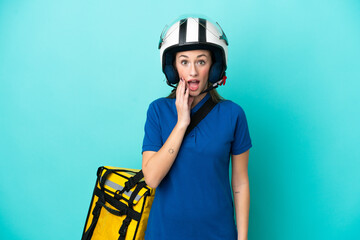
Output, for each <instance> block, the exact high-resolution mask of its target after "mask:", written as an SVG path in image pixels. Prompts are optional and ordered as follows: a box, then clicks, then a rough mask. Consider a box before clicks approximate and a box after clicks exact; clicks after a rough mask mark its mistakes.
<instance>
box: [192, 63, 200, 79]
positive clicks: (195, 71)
mask: <svg viewBox="0 0 360 240" xmlns="http://www.w3.org/2000/svg"><path fill="white" fill-rule="evenodd" d="M197 74H198V71H197V69H196V66H195V63H193V64H191V66H190V76H191V77H195V76H197Z"/></svg>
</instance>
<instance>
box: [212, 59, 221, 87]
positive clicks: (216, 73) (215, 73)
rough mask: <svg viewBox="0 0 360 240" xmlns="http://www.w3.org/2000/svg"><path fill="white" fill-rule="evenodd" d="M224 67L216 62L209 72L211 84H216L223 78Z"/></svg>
mask: <svg viewBox="0 0 360 240" xmlns="http://www.w3.org/2000/svg"><path fill="white" fill-rule="evenodd" d="M222 75H223V66H222V64H221V62H215V63H214V64H213V65H212V66H211V68H210V71H209V82H211V83H215V82H217V81H219V80H220V79H221V78H222V77H223V76H222Z"/></svg>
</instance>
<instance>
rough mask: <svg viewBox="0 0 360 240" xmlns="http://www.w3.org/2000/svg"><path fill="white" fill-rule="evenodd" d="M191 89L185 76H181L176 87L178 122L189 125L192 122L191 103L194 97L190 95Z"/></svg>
mask: <svg viewBox="0 0 360 240" xmlns="http://www.w3.org/2000/svg"><path fill="white" fill-rule="evenodd" d="M189 92H190V90H189V88H188V86H187V84H186V82H185V80H184V79H183V78H180V81H179V84H178V87H177V89H176V101H175V105H176V110H177V114H178V124H180V125H181V126H183V127H187V126H188V125H189V124H190V111H191V104H192V102H193V101H194V97H192V96H190V93H189Z"/></svg>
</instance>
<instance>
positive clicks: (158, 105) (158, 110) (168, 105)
mask: <svg viewBox="0 0 360 240" xmlns="http://www.w3.org/2000/svg"><path fill="white" fill-rule="evenodd" d="M174 106H175V99H172V98H166V97H161V98H158V99H155V100H153V101H152V102H151V103H150V104H149V108H148V113H149V114H156V115H158V116H159V117H160V116H162V115H164V114H167V113H168V112H169V111H170V110H172V108H174Z"/></svg>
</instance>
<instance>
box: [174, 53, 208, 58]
mask: <svg viewBox="0 0 360 240" xmlns="http://www.w3.org/2000/svg"><path fill="white" fill-rule="evenodd" d="M203 56H204V57H208V56H206V55H205V54H200V55H198V56H197V58H199V57H203ZM179 57H185V58H189V57H188V56H186V55H180V56H179Z"/></svg>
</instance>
